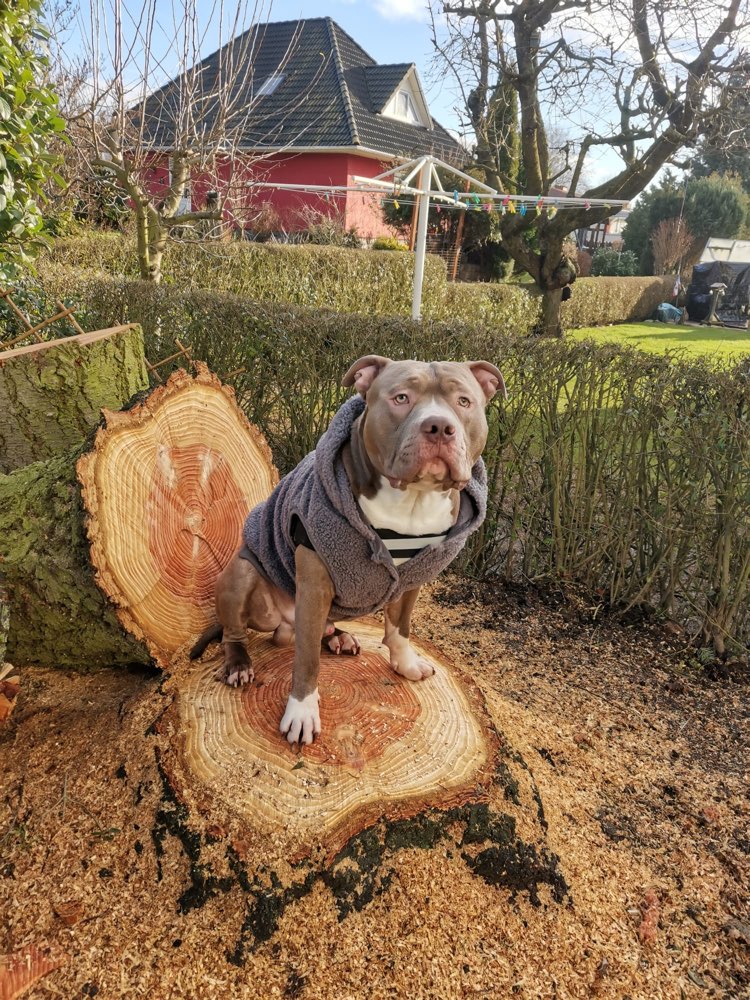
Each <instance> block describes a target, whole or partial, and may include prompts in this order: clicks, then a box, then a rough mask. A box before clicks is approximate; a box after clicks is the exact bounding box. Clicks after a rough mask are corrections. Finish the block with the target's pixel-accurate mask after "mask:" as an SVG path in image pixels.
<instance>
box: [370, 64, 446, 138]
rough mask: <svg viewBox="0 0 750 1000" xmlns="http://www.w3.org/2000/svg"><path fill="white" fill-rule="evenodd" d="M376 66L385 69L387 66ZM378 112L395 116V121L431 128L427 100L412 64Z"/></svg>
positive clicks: (385, 115)
mask: <svg viewBox="0 0 750 1000" xmlns="http://www.w3.org/2000/svg"><path fill="white" fill-rule="evenodd" d="M373 68H375V67H373ZM377 68H378V69H381V70H385V69H388V68H389V67H385V66H383V67H377ZM379 114H381V115H383V116H384V117H386V118H395V119H396V120H397V121H402V122H406V124H407V125H418V126H420V127H421V128H427V129H431V128H432V116H431V115H430V111H429V108H428V107H427V101H426V100H425V96H424V93H423V91H422V85H421V84H420V82H419V77H418V75H417V70H416V67H415V66H414V64H412V65H411V66H410V67H409V68H408V69H407V71H406V73H405V74H404V76H403V77H402V78H401V79H400V80H399V82H398V84H397V86H396V88H395V89H394V90H392V91H391V93H390V95H389V96H388V99H387V100H386V101H385V103H384V104H383V106H382V107H381V108H380V109H379Z"/></svg>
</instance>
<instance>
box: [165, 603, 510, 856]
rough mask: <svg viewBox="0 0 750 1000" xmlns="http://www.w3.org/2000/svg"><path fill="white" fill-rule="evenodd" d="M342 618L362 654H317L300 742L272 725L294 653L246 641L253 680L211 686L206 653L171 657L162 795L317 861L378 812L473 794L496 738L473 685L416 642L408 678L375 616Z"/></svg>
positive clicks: (478, 791) (407, 810)
mask: <svg viewBox="0 0 750 1000" xmlns="http://www.w3.org/2000/svg"><path fill="white" fill-rule="evenodd" d="M349 627H350V628H351V629H352V631H353V632H354V633H355V634H356V635H357V638H358V639H359V640H360V642H361V645H362V652H361V654H360V655H359V656H356V657H354V658H352V657H343V656H335V655H333V654H327V655H323V656H322V658H321V674H320V694H321V725H322V729H323V732H322V735H321V736H319V737H316V739H315V742H314V743H313V744H311V745H310V746H305V747H302V748H301V749H299V750H298V749H296V748H292V747H291V746H290V745H289V744H288V743H287V741H286V740H285V739H283V738H282V737H281V736H280V734H279V728H278V727H279V720H280V719H281V716H282V715H283V713H284V706H285V704H286V699H287V696H288V694H289V688H290V684H291V675H292V660H293V656H294V653H293V650H292V649H289V648H284V649H279V648H278V647H276V646H274V645H273V644H272V643H271V642H270V641H269V638H270V637H268V636H257V637H255V638H253V639H252V640H251V643H250V654H251V657H252V659H253V665H254V667H255V671H256V677H257V679H256V681H255V682H253V683H252V684H249V685H247V686H245V687H244V688H242V689H240V690H235V689H233V688H230V687H227V685H225V684H218V683H217V682H216V680H215V676H214V675H215V672H216V666H217V664H216V663H215V662H213V661H212V660H210V659H209V660H208V662H205V659H206V658H205V657H204V662H203V663H201V664H191V665H190V667H189V668H187V669H184V670H180V669H179V668H177V669H175V668H174V667H173V668H172V669H173V676H172V678H171V690H173V691H174V693H175V699H174V702H173V706H172V708H171V710H170V713H169V714H168V715H167V716H165V717H164V718H163V719H162V721H161V723H160V726H161V728H162V730H164V727H165V726H169V727H170V729H171V731H172V732H173V733H174V734H175V735H176V737H177V740H176V741H175V742H174V744H173V745H172V750H171V751H170V752H169V753H168V754H167V755H166V756H165V757H164V763H165V766H168V767H169V771H170V775H171V779H170V780H171V781H172V788H173V791H174V793H175V794H176V795H178V796H179V798H180V799H182V800H183V801H186V800H187V799H188V798H192V797H195V796H196V795H198V796H199V797H200V798H201V801H202V804H201V812H202V813H205V812H206V809H208V810H209V811H210V812H211V813H212V814H213V815H214V818H215V822H216V823H217V824H218V825H219V826H221V827H226V826H227V824H229V823H231V822H233V821H235V820H237V821H238V822H239V824H240V826H242V825H243V824H244V825H248V824H249V825H251V826H252V829H253V830H254V831H255V832H256V834H258V835H260V836H261V837H262V838H264V839H266V838H268V839H273V838H276V837H278V835H279V833H280V832H283V838H284V843H285V845H286V851H287V853H288V855H289V856H304V855H305V854H307V853H308V852H309V850H310V845H311V844H313V843H314V844H315V845H316V850H317V851H323V853H324V854H325V855H326V856H328V857H331V856H333V855H334V854H335V853H336V852H337V851H338V850H340V848H341V847H342V846H343V844H345V843H346V842H347V841H348V840H349V839H350V838H351V837H352V836H353V834H354V833H357V832H359V831H360V830H361V829H362V827H363V826H364V825H369V823H371V822H374V821H375V820H378V819H380V818H382V817H387V818H388V819H389V820H391V821H394V820H399V819H403V818H405V817H409V816H411V815H413V814H414V813H415V811H416V812H421V811H424V809H425V807H426V805H428V804H430V805H434V806H441V807H443V808H445V807H449V806H453V805H455V804H456V803H459V804H463V803H464V802H465V801H466V799H467V796H470V797H472V798H474V799H476V798H478V797H481V795H482V794H483V792H486V789H487V786H488V784H490V783H491V781H492V775H493V773H494V768H495V761H494V757H495V752H496V749H497V746H496V740H495V739H494V738H493V734H492V727H491V725H489V724H488V720H487V715H486V712H485V708H484V705H483V702H482V699H481V697H480V696H479V694H478V692H477V691H476V689H475V687H474V685H473V684H472V683H471V682H470V681H469V680H468V678H466V677H464V676H462V675H461V674H460V673H459V672H458V671H457V670H456V669H455V668H453V667H451V666H450V665H449V663H448V662H447V661H446V660H445V659H444V658H443V656H441V654H440V653H439V652H438V651H437V650H436V649H434V648H433V647H428V646H426V645H425V644H424V643H419V642H416V643H415V645H416V647H417V649H418V652H419V653H420V654H421V655H423V656H425V657H426V658H427V659H428V660H429V661H430V662H431V663H432V664H433V665H434V667H435V675H434V676H433V677H431V678H430V679H429V681H428V682H427V683H414V682H411V681H408V680H406V679H404V678H402V677H400V676H399V675H397V674H395V673H394V671H393V670H391V668H390V665H389V663H388V660H387V657H386V656H384V655H383V646H382V637H383V626H382V624H379V623H377V622H376V621H374V620H372V619H365V620H359V621H357V622H353V623H350V625H349ZM167 760H168V764H167Z"/></svg>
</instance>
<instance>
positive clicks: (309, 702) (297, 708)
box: [279, 688, 320, 743]
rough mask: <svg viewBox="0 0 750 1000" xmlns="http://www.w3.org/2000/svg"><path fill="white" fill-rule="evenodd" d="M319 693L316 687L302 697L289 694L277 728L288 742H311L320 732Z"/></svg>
mask: <svg viewBox="0 0 750 1000" xmlns="http://www.w3.org/2000/svg"><path fill="white" fill-rule="evenodd" d="M319 706H320V695H319V694H318V689H317V688H316V689H315V690H314V691H312V692H311V693H310V694H308V695H305V697H304V698H302V699H298V698H295V697H294V695H292V694H290V695H289V701H287V703H286V711H285V712H284V715H283V718H282V720H281V722H280V724H279V730H280V731H281V732H282V733H284V734H285V735H286V738H287V739H288V740H289V742H290V743H312V741H313V737H315V736H317V735H318V734H319V733H320V707H319Z"/></svg>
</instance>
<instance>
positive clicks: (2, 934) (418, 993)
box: [0, 582, 750, 1000]
mask: <svg viewBox="0 0 750 1000" xmlns="http://www.w3.org/2000/svg"><path fill="white" fill-rule="evenodd" d="M415 631H416V632H417V634H420V635H422V636H424V637H425V638H428V639H430V640H432V641H433V642H435V643H436V644H437V645H438V646H439V647H441V648H442V649H443V650H444V652H445V653H446V654H447V655H448V656H449V657H450V658H452V659H454V660H455V661H456V662H457V663H458V664H460V665H461V666H462V667H463V668H464V669H466V670H467V671H468V672H469V673H470V674H471V675H472V676H473V678H474V679H475V681H476V683H477V684H478V686H479V688H480V689H481V691H482V692H483V694H484V696H485V699H486V702H487V705H488V708H489V712H490V715H491V716H492V718H493V720H494V722H495V723H496V725H497V726H498V727H499V729H500V730H501V731H502V732H503V733H504V734H505V736H506V738H507V740H508V742H509V743H510V745H511V746H512V747H513V748H514V749H515V750H516V751H518V753H519V754H520V755H521V756H522V757H523V758H524V760H525V762H526V765H527V766H528V768H529V769H530V772H531V774H532V775H533V779H534V781H535V783H536V787H538V789H539V792H540V795H541V800H542V803H543V806H544V814H545V817H546V823H547V825H548V829H547V831H546V838H547V846H548V847H549V849H550V851H551V852H554V854H555V855H557V856H558V857H559V868H560V871H561V873H562V876H564V883H565V884H566V885H567V887H568V892H567V893H563V894H561V893H560V892H559V891H558V890H559V885H558V886H557V887H556V886H555V885H554V884H552V883H550V884H549V885H541V886H540V887H539V890H538V892H536V893H532V892H528V891H525V890H524V889H522V888H521V889H516V890H514V889H513V888H511V887H509V886H508V885H507V884H506V885H502V886H497V885H491V884H489V883H488V881H487V880H486V879H482V878H478V877H477V875H476V873H474V872H472V871H471V870H470V868H469V866H468V865H467V864H466V861H465V859H464V858H462V857H461V856H460V852H459V851H457V850H456V849H455V845H454V844H453V843H452V842H451V840H450V839H446V840H444V841H439V842H437V843H436V844H434V845H433V846H431V847H430V848H429V849H425V848H424V846H412V847H409V846H407V847H404V848H403V849H400V850H398V851H396V852H394V853H393V855H392V857H391V858H390V861H389V865H388V869H387V871H383V872H380V873H376V876H377V877H374V879H373V882H372V884H371V887H370V888H371V891H370V892H369V893H368V894H367V896H366V897H363V898H361V899H358V900H357V905H352V906H351V907H349V908H348V910H347V911H346V913H345V914H342V910H341V907H340V906H337V904H336V900H335V898H334V896H333V895H332V893H331V892H330V891H329V888H328V887H327V886H326V885H324V884H323V883H322V882H317V883H315V884H314V885H313V886H312V888H311V889H310V891H309V892H306V893H305V894H301V893H300V894H299V896H298V898H295V899H294V900H292V901H291V902H290V903H289V905H288V906H286V907H285V908H284V909H283V911H281V912H279V913H277V914H275V918H274V921H272V922H271V923H269V926H271V924H272V925H273V932H272V933H270V934H269V936H268V938H267V940H263V935H262V934H257V933H256V937H255V939H254V941H255V943H254V944H253V946H252V947H251V948H248V949H246V951H244V952H243V953H242V954H241V955H239V954H238V952H237V949H236V941H237V937H238V933H239V930H240V928H242V927H243V925H246V924H247V920H248V893H247V892H246V891H243V888H242V886H241V885H240V884H234V885H232V887H231V888H227V889H226V891H216V892H215V893H213V894H212V893H210V892H208V893H205V894H204V898H202V899H201V900H200V905H197V904H196V905H190V906H186V905H182V906H180V905H179V901H180V899H181V898H183V903H184V895H185V893H186V890H188V889H189V887H190V886H191V885H193V886H194V885H195V884H196V880H197V879H199V878H200V876H201V872H200V871H196V862H195V860H194V859H193V860H191V844H190V840H189V837H187V836H186V837H185V839H184V840H182V841H181V840H180V839H179V838H178V837H175V836H162V835H159V833H158V831H159V829H160V822H162V824H163V815H164V787H163V781H162V779H161V777H160V774H159V770H158V767H157V764H156V761H155V756H154V753H153V751H152V749H151V748H150V747H149V740H151V739H152V736H150V735H149V732H151V727H152V724H153V722H154V720H155V719H157V717H158V716H159V714H160V712H161V711H162V710H163V709H164V701H165V695H164V693H163V692H162V690H160V685H161V681H160V678H159V677H157V676H148V675H144V674H137V675H136V674H127V673H114V672H112V673H106V672H102V673H98V674H95V675H92V676H83V675H75V674H72V673H66V672H54V671H48V670H25V671H23V672H22V676H21V684H22V687H21V693H20V695H19V697H18V703H17V706H16V709H15V712H14V714H13V716H12V717H11V719H10V720H9V721H8V723H7V724H6V725H5V727H4V728H3V729H2V730H0V762H1V764H0V766H1V769H2V797H1V800H0V808H1V809H2V812H1V813H0V954H5V955H6V956H11V957H12V962H14V963H17V962H18V961H19V960H23V956H24V954H31V953H32V949H40V950H41V952H43V953H44V954H45V955H46V956H48V957H49V959H50V965H53V964H56V963H57V962H58V961H60V962H62V964H61V966H60V967H59V968H57V969H53V970H52V971H49V972H48V973H47V974H46V975H44V976H43V977H42V978H41V979H38V980H37V981H36V982H35V983H33V984H32V985H30V986H29V988H28V989H27V990H26V991H25V992H24V993H23V996H24V997H29V998H32V1000H42V998H50V997H65V998H67V1000H77V998H84V997H94V996H96V997H98V998H100V1000H109V998H120V997H139V996H143V997H149V998H150V1000H162V998H164V1000H167V998H198V997H200V998H213V997H216V998H217V1000H219V998H220V1000H230V998H240V997H259V998H265V997H300V998H303V1000H307V998H309V1000H315V998H320V1000H323V998H325V1000H333V998H336V1000H345V998H352V1000H354V998H360V997H363V996H369V997H374V998H377V1000H380V998H386V997H399V998H400V997H408V998H410V1000H411V998H414V1000H419V998H435V1000H438V998H446V1000H454V998H455V1000H458V998H465V997H482V996H486V997H490V996H491V997H495V998H497V997H500V998H503V997H516V996H517V997H528V998H532V997H545V998H547V997H549V998H552V997H556V998H561V1000H562V998H570V997H591V996H598V997H606V998H618V1000H625V998H627V997H629V998H631V1000H638V998H644V1000H646V998H648V1000H652V998H662V997H663V998H673V997H674V998H680V997H687V998H692V997H709V996H712V997H721V998H727V1000H728V998H740V997H743V996H750V961H749V958H750V930H749V928H750V902H749V900H748V891H747V887H748V885H750V856H749V855H750V830H749V829H748V826H749V824H750V803H749V801H748V747H749V746H750V734H749V733H748V719H749V716H750V710H749V708H748V699H747V694H748V687H747V684H746V681H743V679H742V677H735V678H734V679H729V680H727V679H724V680H722V681H720V682H719V681H709V680H707V679H706V678H705V677H704V676H699V675H697V674H695V673H693V672H691V671H690V670H689V669H688V668H686V667H684V666H683V665H682V664H683V661H684V660H685V656H684V655H683V652H682V651H681V649H680V644H681V642H682V638H681V637H680V636H678V635H674V634H671V633H665V632H660V631H658V630H657V629H656V628H655V627H654V628H651V627H646V626H643V625H633V626H624V625H618V624H614V623H612V622H608V621H607V620H604V621H602V620H600V618H599V617H598V616H595V615H593V614H592V613H590V611H589V609H587V608H585V606H580V607H579V606H577V605H575V604H571V603H570V602H560V604H559V606H557V607H550V606H549V604H548V603H542V602H541V601H540V600H538V599H537V598H536V597H535V596H534V594H533V593H531V592H529V591H525V592H518V593H511V592H507V591H503V592H500V593H497V592H494V591H492V590H490V589H489V588H488V589H487V590H486V592H482V590H481V588H478V587H471V586H467V585H465V584H459V583H455V582H448V583H445V582H443V583H438V584H437V585H435V586H434V587H433V588H432V591H431V594H430V596H428V597H425V598H424V599H423V601H422V602H421V603H420V605H419V606H418V609H417V614H416V616H415ZM355 668H356V667H355V664H354V663H353V664H352V669H355ZM160 816H161V817H162V819H161V820H160ZM519 823H520V824H521V825H522V818H521V817H519ZM268 877H269V880H271V875H270V874H269V876H268ZM534 896H536V898H534ZM274 898H275V897H273V896H271V895H270V894H269V897H268V899H269V900H271V901H272V900H273V899H274ZM269 905H270V904H269ZM253 912H254V914H255V916H254V919H255V920H256V922H258V921H259V917H258V910H257V908H256V909H255V910H254V911H253ZM256 931H257V928H256ZM33 954H34V956H35V957H36V956H38V955H39V951H36V950H34V951H33ZM10 962H11V959H6V962H5V967H6V968H7V967H9V963H10ZM14 967H17V966H14ZM2 968H3V963H2V962H0V972H1V971H2ZM7 995H8V996H12V995H13V994H12V993H10V992H8V994H7ZM0 997H2V998H3V1000H5V996H4V994H3V989H2V986H1V985H0Z"/></svg>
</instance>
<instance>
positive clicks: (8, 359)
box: [0, 325, 148, 473]
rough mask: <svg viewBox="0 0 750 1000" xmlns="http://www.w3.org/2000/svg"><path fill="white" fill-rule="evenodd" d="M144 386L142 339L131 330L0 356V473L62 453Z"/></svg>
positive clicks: (69, 339)
mask: <svg viewBox="0 0 750 1000" xmlns="http://www.w3.org/2000/svg"><path fill="white" fill-rule="evenodd" d="M147 388H148V371H147V369H146V359H145V356H144V350H143V335H142V333H141V330H140V328H139V327H137V326H134V325H128V326H116V327H112V328H111V329H109V330H97V331H96V332H94V333H85V334H81V335H79V336H77V337H66V338H63V339H61V340H52V341H48V342H47V343H43V344H31V345H30V346H28V347H19V348H16V349H15V350H11V351H4V352H2V353H0V414H2V419H1V420H0V473H8V472H12V471H13V470H14V469H20V468H22V467H23V466H25V465H30V464H31V463H32V462H41V461H45V460H46V459H48V458H52V457H53V456H55V455H61V454H64V453H65V452H68V451H70V450H71V449H72V448H74V447H76V446H77V445H79V444H80V443H81V441H82V440H83V439H84V438H85V437H86V435H87V434H88V433H89V431H90V430H91V429H92V428H93V427H95V426H96V424H97V422H98V420H99V414H100V411H101V409H102V407H105V406H106V407H109V408H110V409H119V408H120V407H121V406H124V405H125V403H127V402H128V400H129V399H131V398H132V396H134V395H135V394H136V393H137V392H141V391H142V390H144V389H147Z"/></svg>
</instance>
